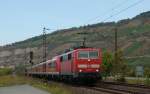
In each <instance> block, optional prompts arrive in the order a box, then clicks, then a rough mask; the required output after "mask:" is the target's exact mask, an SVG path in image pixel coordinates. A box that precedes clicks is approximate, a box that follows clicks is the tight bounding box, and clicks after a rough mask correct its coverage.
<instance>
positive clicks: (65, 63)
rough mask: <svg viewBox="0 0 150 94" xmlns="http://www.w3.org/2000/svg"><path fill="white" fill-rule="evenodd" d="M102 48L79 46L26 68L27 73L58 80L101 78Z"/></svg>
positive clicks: (95, 79)
mask: <svg viewBox="0 0 150 94" xmlns="http://www.w3.org/2000/svg"><path fill="white" fill-rule="evenodd" d="M101 72H102V50H101V49H100V48H77V49H73V50H70V51H68V52H65V53H63V54H60V55H57V56H55V57H53V58H52V59H50V60H47V61H45V62H42V63H39V64H35V65H33V66H31V67H28V68H27V69H26V75H28V76H33V77H45V78H47V79H57V80H71V81H74V80H75V81H77V80H81V79H82V80H84V81H85V80H92V81H97V80H99V79H101Z"/></svg>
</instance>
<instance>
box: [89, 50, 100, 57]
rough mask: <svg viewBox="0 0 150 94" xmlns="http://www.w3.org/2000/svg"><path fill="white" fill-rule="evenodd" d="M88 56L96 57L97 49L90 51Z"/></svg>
mask: <svg viewBox="0 0 150 94" xmlns="http://www.w3.org/2000/svg"><path fill="white" fill-rule="evenodd" d="M89 58H98V51H90V52H89Z"/></svg>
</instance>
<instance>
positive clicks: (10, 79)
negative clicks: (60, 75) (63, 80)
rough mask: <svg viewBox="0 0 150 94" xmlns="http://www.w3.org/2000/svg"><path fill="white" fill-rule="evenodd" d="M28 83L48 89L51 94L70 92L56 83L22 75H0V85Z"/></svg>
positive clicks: (68, 93)
mask: <svg viewBox="0 0 150 94" xmlns="http://www.w3.org/2000/svg"><path fill="white" fill-rule="evenodd" d="M23 84H29V85H31V86H33V87H36V88H39V89H42V90H45V91H48V92H50V93H52V94H70V93H71V91H69V90H68V89H67V87H65V86H63V85H60V84H58V83H51V84H48V83H44V82H42V81H40V80H38V79H33V78H27V77H22V76H12V75H6V76H0V87H4V86H12V85H23Z"/></svg>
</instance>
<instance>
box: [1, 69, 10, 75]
mask: <svg viewBox="0 0 150 94" xmlns="http://www.w3.org/2000/svg"><path fill="white" fill-rule="evenodd" d="M11 73H12V69H11V68H0V76H3V75H8V74H11Z"/></svg>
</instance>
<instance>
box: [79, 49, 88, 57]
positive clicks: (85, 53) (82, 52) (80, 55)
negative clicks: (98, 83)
mask: <svg viewBox="0 0 150 94" xmlns="http://www.w3.org/2000/svg"><path fill="white" fill-rule="evenodd" d="M78 58H80V59H84V58H88V51H80V52H79V53H78Z"/></svg>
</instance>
